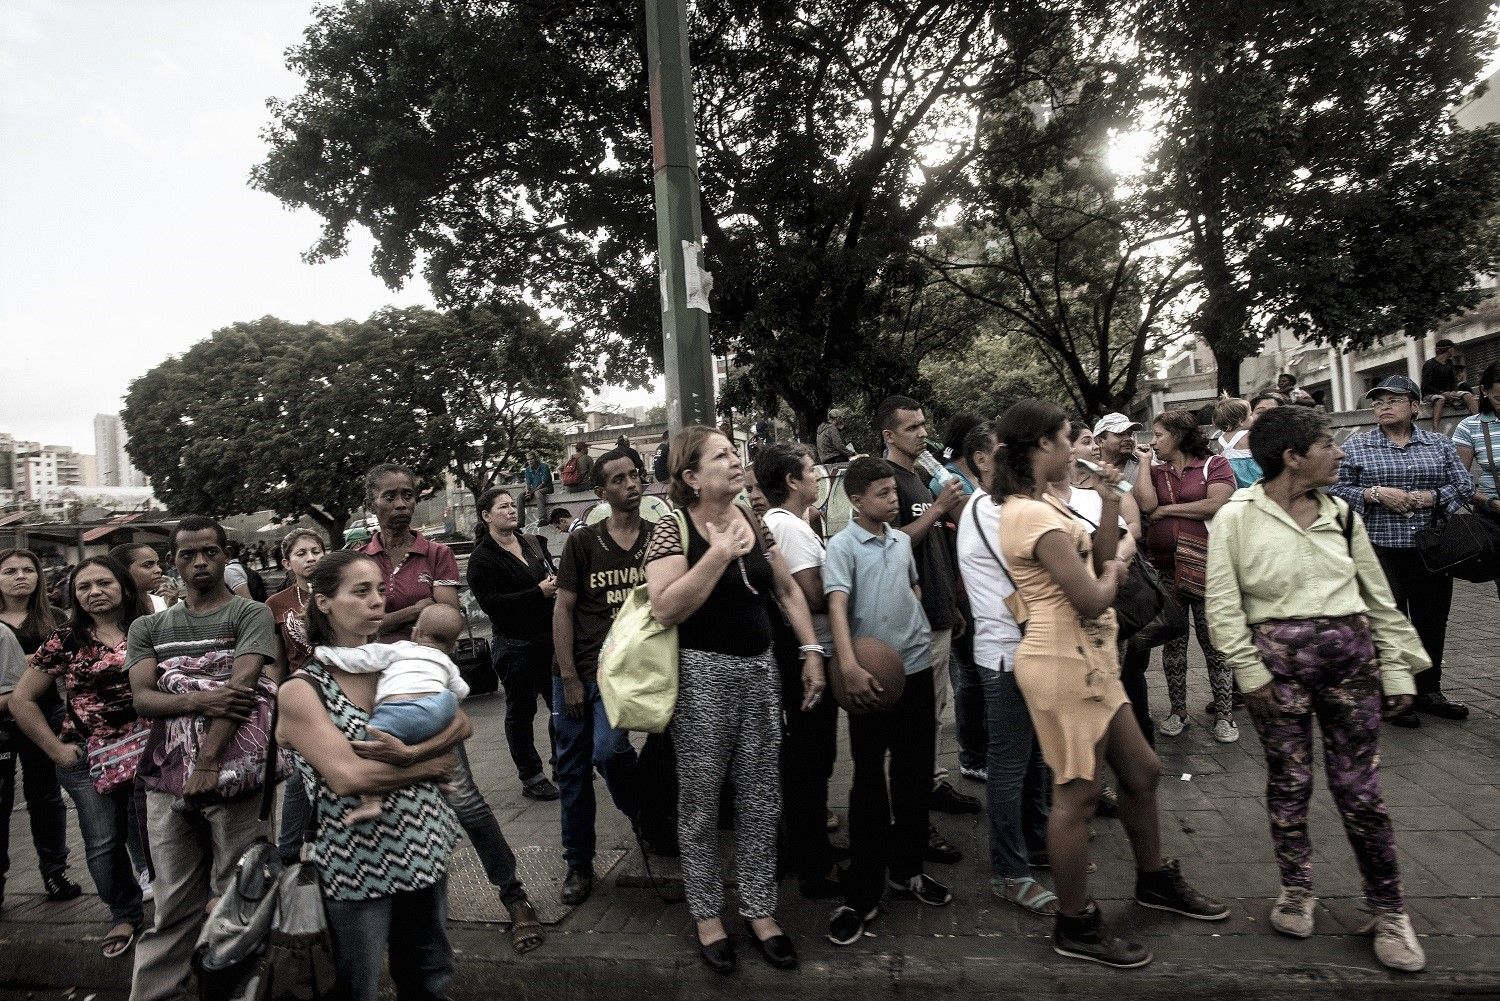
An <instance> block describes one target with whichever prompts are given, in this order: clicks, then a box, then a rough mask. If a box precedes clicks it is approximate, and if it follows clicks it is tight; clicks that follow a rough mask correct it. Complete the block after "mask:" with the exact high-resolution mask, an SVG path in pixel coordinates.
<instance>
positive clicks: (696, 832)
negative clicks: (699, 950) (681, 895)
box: [669, 649, 781, 921]
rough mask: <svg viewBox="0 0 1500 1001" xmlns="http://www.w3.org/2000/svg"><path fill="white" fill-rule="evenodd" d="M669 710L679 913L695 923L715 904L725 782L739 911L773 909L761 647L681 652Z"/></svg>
mask: <svg viewBox="0 0 1500 1001" xmlns="http://www.w3.org/2000/svg"><path fill="white" fill-rule="evenodd" d="M679 662H680V665H681V671H680V680H679V683H678V691H677V709H676V711H675V712H674V713H673V715H672V723H671V726H670V729H669V732H670V733H671V735H672V743H673V744H674V745H675V746H676V748H677V824H678V829H677V840H678V845H679V847H680V848H681V851H682V881H683V884H684V886H685V888H686V891H687V901H688V910H689V911H691V912H692V915H693V917H694V919H696V920H699V921H702V920H706V919H708V918H715V917H719V916H720V912H721V911H722V910H723V908H724V876H723V873H722V871H721V866H720V861H719V794H720V791H721V790H722V789H723V788H724V780H725V778H726V777H727V778H732V779H733V780H734V797H735V798H734V807H735V821H734V841H735V850H734V861H735V867H734V868H735V879H736V881H737V882H738V883H739V889H740V914H742V915H743V916H745V917H747V918H764V917H770V916H771V915H772V914H774V913H775V911H776V830H777V825H778V823H779V822H780V820H781V776H780V767H781V765H780V750H781V679H780V676H779V674H778V672H777V670H776V661H775V658H773V657H772V656H771V653H770V651H767V652H766V653H764V654H762V655H761V656H759V657H732V656H729V655H728V654H720V653H709V652H707V651H704V650H686V649H684V650H683V651H681V654H680V657H679Z"/></svg>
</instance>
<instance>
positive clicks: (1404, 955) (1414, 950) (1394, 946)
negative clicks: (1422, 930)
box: [1365, 911, 1427, 973]
mask: <svg viewBox="0 0 1500 1001" xmlns="http://www.w3.org/2000/svg"><path fill="white" fill-rule="evenodd" d="M1365 930H1366V931H1374V933H1375V958H1376V959H1378V960H1380V962H1381V964H1382V965H1384V966H1388V967H1390V968H1391V969H1393V970H1401V971H1402V972H1404V973H1420V972H1421V971H1422V970H1424V969H1426V967H1427V954H1426V953H1424V952H1423V951H1422V946H1421V945H1420V944H1419V943H1418V942H1417V932H1416V929H1414V928H1412V926H1411V918H1409V917H1407V916H1406V915H1405V914H1404V913H1402V912H1400V911H1381V912H1380V913H1378V914H1376V915H1375V917H1374V919H1373V920H1372V921H1371V922H1370V925H1369V927H1368V928H1366V929H1365Z"/></svg>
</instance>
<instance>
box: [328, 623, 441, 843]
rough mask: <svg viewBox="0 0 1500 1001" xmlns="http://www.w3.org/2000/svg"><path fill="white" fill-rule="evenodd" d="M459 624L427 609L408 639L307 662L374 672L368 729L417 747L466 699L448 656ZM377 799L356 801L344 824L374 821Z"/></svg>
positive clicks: (336, 651) (332, 652) (332, 650)
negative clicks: (377, 677)
mask: <svg viewBox="0 0 1500 1001" xmlns="http://www.w3.org/2000/svg"><path fill="white" fill-rule="evenodd" d="M463 625H464V620H463V615H462V614H461V613H460V612H459V611H458V609H456V608H453V607H451V606H449V605H438V604H433V605H428V606H427V607H426V608H424V609H422V614H421V615H419V616H418V617H417V621H416V623H415V624H414V625H413V626H412V631H411V639H409V640H401V641H399V642H397V643H369V644H366V645H365V646H360V647H329V646H320V647H318V649H317V650H316V651H315V652H314V654H313V657H314V658H315V659H316V660H318V661H319V662H320V663H323V664H327V665H329V666H330V667H336V668H338V669H339V670H341V671H348V672H349V673H350V674H372V673H374V672H376V671H378V672H380V681H379V683H378V684H377V685H376V688H375V711H374V712H373V713H371V714H370V721H369V724H368V726H369V728H370V729H372V730H379V731H381V732H382V733H388V734H390V735H391V736H392V737H395V738H396V739H397V740H399V741H401V742H402V743H403V744H420V743H422V742H423V741H425V740H431V739H432V738H433V737H435V736H437V735H438V734H440V733H442V732H443V731H444V730H446V729H448V727H449V726H451V725H452V723H453V718H454V716H456V715H457V714H458V704H459V702H461V701H462V700H463V699H464V698H465V697H466V696H467V695H468V694H469V686H468V685H467V684H465V682H464V679H463V678H462V677H460V676H459V673H458V667H457V666H456V665H454V663H453V659H452V656H451V655H452V653H453V648H454V646H455V645H456V644H457V643H458V634H459V632H460V631H462V629H463ZM382 799H383V797H381V796H376V795H369V796H362V797H360V800H361V802H360V804H359V806H357V807H355V808H354V809H353V810H350V811H349V813H348V815H347V816H346V817H345V820H346V821H347V822H348V823H350V824H359V823H363V822H365V821H367V820H374V819H376V818H377V817H379V816H380V810H381V802H382Z"/></svg>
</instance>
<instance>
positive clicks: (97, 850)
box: [57, 756, 141, 925]
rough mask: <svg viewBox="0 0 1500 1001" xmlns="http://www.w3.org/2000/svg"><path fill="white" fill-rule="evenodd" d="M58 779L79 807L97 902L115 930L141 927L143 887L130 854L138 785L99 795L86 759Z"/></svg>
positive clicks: (130, 783) (59, 770)
mask: <svg viewBox="0 0 1500 1001" xmlns="http://www.w3.org/2000/svg"><path fill="white" fill-rule="evenodd" d="M57 778H58V781H59V782H61V783H62V787H63V789H64V790H65V791H66V792H67V794H68V797H69V798H70V799H72V800H73V805H74V806H76V807H77V812H78V829H79V830H80V831H82V832H83V850H84V856H85V858H86V859H87V860H88V867H89V875H90V876H92V877H93V879H94V889H96V890H98V891H99V899H100V900H103V901H104V903H105V905H106V906H107V907H108V908H109V913H110V916H111V917H112V918H113V919H114V921H115V923H116V924H121V923H126V922H128V923H130V924H133V925H138V924H140V923H141V884H140V882H139V880H138V879H137V877H136V867H135V865H134V864H133V863H132V862H131V860H130V848H129V844H130V840H131V828H132V827H134V826H135V823H136V820H135V784H134V783H133V782H128V783H126V784H125V785H123V786H121V787H120V788H118V789H114V790H112V791H110V792H108V793H101V792H97V791H96V790H95V789H94V779H93V777H92V776H91V775H89V763H88V758H87V757H86V756H85V757H81V758H79V759H78V763H77V764H76V765H74V766H73V767H72V768H59V769H58V770H57Z"/></svg>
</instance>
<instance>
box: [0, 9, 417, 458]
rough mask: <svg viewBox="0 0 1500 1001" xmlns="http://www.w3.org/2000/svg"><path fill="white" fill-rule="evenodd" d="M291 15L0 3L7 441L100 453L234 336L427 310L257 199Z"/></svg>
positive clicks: (314, 223)
mask: <svg viewBox="0 0 1500 1001" xmlns="http://www.w3.org/2000/svg"><path fill="white" fill-rule="evenodd" d="M311 6H312V5H311V4H310V3H308V2H290V0H214V2H212V3H200V2H193V0H178V2H166V0H128V2H127V0H113V2H84V0H67V2H64V3H57V2H41V0H0V431H8V432H10V433H12V434H14V435H16V436H18V437H22V438H27V439H32V440H41V441H44V442H47V443H55V444H62V445H72V446H74V447H75V448H79V449H82V450H84V451H87V452H92V451H93V450H94V432H93V418H94V414H95V413H100V412H105V413H108V412H113V411H117V410H118V409H119V408H120V406H121V398H122V397H123V395H124V393H125V390H126V387H127V386H128V385H129V383H130V380H131V379H133V378H135V377H136V376H139V375H141V374H143V373H144V372H146V371H147V370H148V369H150V368H151V367H152V366H154V365H155V364H156V363H157V362H159V361H161V360H162V359H163V358H165V357H166V356H167V355H170V354H174V353H180V352H182V351H183V350H185V349H187V348H188V347H189V346H191V345H192V344H193V343H195V342H197V341H199V340H202V339H203V338H205V337H207V336H208V335H209V334H210V333H212V332H213V331H214V330H216V329H218V328H220V327H223V326H225V325H227V324H230V323H232V322H234V321H236V320H250V319H255V318H257V317H260V316H264V315H266V314H274V315H276V316H279V317H282V318H283V319H286V320H290V321H299V322H300V321H306V320H319V321H325V322H326V321H333V320H339V319H343V318H345V317H365V316H368V315H369V314H370V313H371V312H373V311H375V310H376V309H378V308H380V307H381V306H384V305H387V304H391V303H394V304H398V305H412V304H430V303H431V299H430V297H429V296H428V294H427V290H426V287H425V285H424V284H423V283H421V282H420V281H418V282H417V283H415V284H413V285H410V286H408V287H407V288H406V289H404V290H402V291H400V292H393V291H391V290H389V289H387V288H386V287H385V286H384V285H383V284H382V283H381V282H380V281H379V280H378V279H376V278H375V277H374V276H373V275H372V274H371V273H370V267H369V245H368V243H367V242H358V243H356V244H355V246H354V248H353V252H352V253H351V254H350V255H349V256H348V257H346V258H344V259H342V260H340V261H336V262H333V263H331V264H322V265H317V266H310V265H306V264H303V263H302V261H301V258H300V256H299V255H300V254H301V253H302V251H304V250H306V249H307V248H308V247H309V246H310V245H311V244H312V242H313V240H314V239H315V238H316V236H317V232H318V220H317V217H316V216H314V215H313V214H312V213H310V212H296V213H292V212H288V211H286V210H284V209H283V208H282V207H281V204H280V203H279V202H278V201H276V200H275V199H274V198H272V197H270V196H269V195H265V194H261V193H259V192H256V191H252V190H251V189H250V188H249V187H248V186H247V184H246V178H247V176H248V173H249V170H250V167H251V165H252V164H254V163H255V162H257V161H258V160H259V159H260V158H261V157H262V145H261V141H260V130H261V128H262V126H263V125H264V124H265V123H266V121H267V120H268V115H267V112H266V108H265V101H266V98H268V97H271V96H273V95H274V96H281V97H289V96H291V95H293V94H294V93H296V91H297V78H296V77H295V76H293V75H292V74H291V73H290V72H288V71H287V69H286V68H285V67H284V66H283V64H282V62H283V60H282V54H283V52H284V51H285V50H286V48H287V47H288V46H290V45H292V44H293V43H295V42H296V41H297V40H298V39H299V38H300V36H301V31H302V29H303V27H304V25H305V24H306V23H307V20H308V10H309V8H310V7H311Z"/></svg>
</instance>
